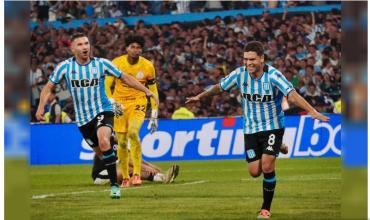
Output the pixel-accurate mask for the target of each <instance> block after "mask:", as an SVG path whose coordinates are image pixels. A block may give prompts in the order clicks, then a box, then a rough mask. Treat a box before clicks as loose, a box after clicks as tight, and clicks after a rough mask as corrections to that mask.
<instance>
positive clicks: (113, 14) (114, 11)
mask: <svg viewBox="0 0 370 220" xmlns="http://www.w3.org/2000/svg"><path fill="white" fill-rule="evenodd" d="M122 16H123V14H122V12H121V11H120V10H118V9H117V5H112V7H111V9H110V10H109V17H111V18H119V17H122Z"/></svg>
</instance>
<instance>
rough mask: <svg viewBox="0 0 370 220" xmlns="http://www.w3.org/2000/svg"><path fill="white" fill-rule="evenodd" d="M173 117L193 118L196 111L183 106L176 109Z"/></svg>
mask: <svg viewBox="0 0 370 220" xmlns="http://www.w3.org/2000/svg"><path fill="white" fill-rule="evenodd" d="M171 118H172V119H192V118H194V113H193V112H191V111H190V110H189V109H188V108H186V106H182V107H180V108H178V109H176V110H175V111H174V112H173V114H172V116H171Z"/></svg>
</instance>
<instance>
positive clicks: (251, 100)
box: [220, 65, 294, 134]
mask: <svg viewBox="0 0 370 220" xmlns="http://www.w3.org/2000/svg"><path fill="white" fill-rule="evenodd" d="M220 85H221V88H222V89H223V90H230V89H232V88H234V87H237V88H238V89H239V90H240V93H241V95H242V97H243V98H242V107H243V114H244V133H245V134H253V133H257V132H260V131H269V130H273V129H279V128H284V112H283V111H282V108H281V102H282V99H283V97H284V96H287V95H288V94H289V92H291V91H292V90H293V89H294V87H293V85H292V84H291V83H290V82H289V81H288V80H287V79H286V78H285V77H284V75H283V74H282V73H281V72H279V71H278V70H277V69H275V68H274V67H272V66H269V65H265V66H264V68H263V74H262V75H261V77H259V78H258V79H257V78H256V79H255V78H253V76H251V75H250V74H249V73H248V70H247V69H246V68H245V67H244V66H243V67H239V68H237V69H235V70H234V71H233V72H231V73H230V74H229V75H228V76H226V77H224V78H222V79H221V82H220Z"/></svg>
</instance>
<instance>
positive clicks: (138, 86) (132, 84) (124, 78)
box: [121, 74, 159, 106]
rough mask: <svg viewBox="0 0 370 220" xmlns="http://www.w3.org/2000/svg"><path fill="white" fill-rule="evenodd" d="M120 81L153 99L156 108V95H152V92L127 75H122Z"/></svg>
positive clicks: (157, 101)
mask: <svg viewBox="0 0 370 220" xmlns="http://www.w3.org/2000/svg"><path fill="white" fill-rule="evenodd" d="M121 79H122V81H123V82H124V83H126V84H127V85H128V86H130V87H132V88H134V89H137V90H140V91H143V92H145V94H146V96H148V97H153V99H154V101H155V103H156V104H157V106H158V105H159V100H158V97H157V96H156V95H154V94H153V92H151V91H150V90H149V89H148V88H146V87H145V86H143V85H142V84H141V83H140V82H139V81H137V80H136V79H135V78H134V77H132V76H130V75H128V74H122V76H121Z"/></svg>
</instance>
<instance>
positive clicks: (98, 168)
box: [91, 133, 180, 187]
mask: <svg viewBox="0 0 370 220" xmlns="http://www.w3.org/2000/svg"><path fill="white" fill-rule="evenodd" d="M110 144H111V146H112V148H113V149H114V150H116V149H117V148H118V140H117V136H116V135H115V134H114V133H113V134H112V135H111V137H110ZM115 153H117V152H115ZM102 156H103V155H102V153H101V152H100V151H96V152H95V155H94V161H93V167H92V171H91V177H92V179H93V181H94V184H97V185H102V184H105V183H107V182H109V177H108V173H107V170H106V168H105V167H104V163H103V161H102ZM118 162H119V163H121V161H118ZM119 163H118V164H119ZM118 164H117V182H118V183H119V184H121V183H122V182H123V179H124V177H123V175H122V170H121V167H122V166H118ZM179 170H180V167H179V166H178V165H172V166H171V167H170V168H169V169H168V170H167V171H166V172H165V173H164V172H162V170H161V168H159V167H157V166H155V165H154V164H151V163H149V162H146V161H144V160H142V161H141V173H142V175H141V180H147V181H154V182H162V183H172V182H173V181H174V180H175V178H176V177H177V175H178V174H179ZM128 173H129V174H128V175H129V176H130V177H131V178H130V179H129V181H128V182H129V184H128V186H127V187H129V186H130V185H134V184H131V180H132V177H133V176H134V164H133V161H132V160H131V158H129V163H128Z"/></svg>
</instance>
